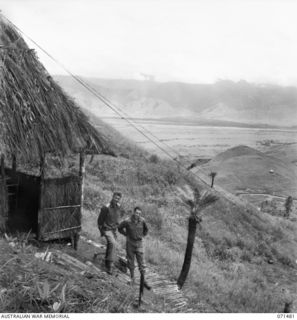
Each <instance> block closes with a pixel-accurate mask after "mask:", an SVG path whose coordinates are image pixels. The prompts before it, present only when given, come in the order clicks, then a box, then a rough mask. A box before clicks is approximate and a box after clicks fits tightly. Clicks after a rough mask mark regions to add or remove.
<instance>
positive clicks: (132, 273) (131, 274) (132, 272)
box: [129, 269, 135, 286]
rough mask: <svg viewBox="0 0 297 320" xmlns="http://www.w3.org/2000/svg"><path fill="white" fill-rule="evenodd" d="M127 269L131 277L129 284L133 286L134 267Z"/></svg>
mask: <svg viewBox="0 0 297 320" xmlns="http://www.w3.org/2000/svg"><path fill="white" fill-rule="evenodd" d="M129 271H130V277H131V280H130V281H129V284H130V285H131V286H133V285H134V284H135V278H134V269H129Z"/></svg>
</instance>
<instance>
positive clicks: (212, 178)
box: [211, 177, 214, 188]
mask: <svg viewBox="0 0 297 320" xmlns="http://www.w3.org/2000/svg"><path fill="white" fill-rule="evenodd" d="M213 183H214V177H211V188H213Z"/></svg>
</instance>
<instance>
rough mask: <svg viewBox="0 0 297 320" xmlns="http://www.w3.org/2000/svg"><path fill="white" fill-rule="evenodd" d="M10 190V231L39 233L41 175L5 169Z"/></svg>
mask: <svg viewBox="0 0 297 320" xmlns="http://www.w3.org/2000/svg"><path fill="white" fill-rule="evenodd" d="M5 175H6V177H7V181H6V185H7V191H8V221H7V227H8V230H9V231H10V232H17V231H19V232H29V231H30V230H31V232H32V233H36V234H37V230H38V208H39V196H40V177H36V176H32V175H29V174H25V173H22V172H15V173H14V172H13V171H12V170H11V169H5Z"/></svg>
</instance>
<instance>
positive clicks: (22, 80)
mask: <svg viewBox="0 0 297 320" xmlns="http://www.w3.org/2000/svg"><path fill="white" fill-rule="evenodd" d="M83 150H85V151H86V152H91V153H103V154H113V153H112V151H111V150H110V148H109V146H108V143H107V141H106V139H104V137H103V136H102V134H101V133H99V132H98V131H97V130H96V129H95V128H94V127H93V126H92V125H91V124H90V123H89V122H88V118H87V116H86V115H85V114H83V112H82V111H81V110H80V109H79V108H78V106H77V105H76V104H75V102H74V101H73V100H72V99H71V98H70V97H69V96H67V95H66V94H65V92H64V91H63V90H62V89H61V87H60V86H59V85H57V83H55V82H54V81H53V79H52V77H51V76H50V75H49V74H48V73H47V71H46V70H45V68H44V67H43V65H42V64H41V63H40V62H39V60H38V58H37V57H36V54H35V52H34V50H32V49H29V47H28V46H27V44H26V43H25V41H24V40H23V38H22V37H21V36H20V34H19V33H18V32H17V31H16V30H15V29H14V28H13V26H11V25H10V24H9V23H8V22H6V21H3V19H2V18H1V17H0V152H1V153H4V154H6V155H11V154H16V155H17V157H20V158H22V159H27V160H29V159H32V158H35V159H36V158H37V159H38V158H40V156H43V155H44V154H45V153H53V154H56V155H59V156H65V155H67V154H71V153H72V154H73V153H77V152H80V151H83Z"/></svg>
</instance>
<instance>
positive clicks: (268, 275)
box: [0, 118, 297, 312]
mask: <svg viewBox="0 0 297 320" xmlns="http://www.w3.org/2000/svg"><path fill="white" fill-rule="evenodd" d="M92 121H93V123H95V124H96V125H100V126H103V127H104V130H106V131H105V134H106V135H107V136H108V138H109V139H110V140H111V141H113V143H115V145H116V150H115V151H116V153H117V154H118V157H109V156H95V157H94V158H93V159H92V161H91V159H90V158H88V159H87V160H88V161H87V168H86V185H85V198H84V214H83V231H82V233H83V234H84V235H87V236H88V237H89V238H91V239H93V240H95V241H97V242H102V243H104V239H102V238H100V237H99V232H98V230H97V227H96V221H97V216H98V214H99V210H100V207H101V206H102V205H103V204H106V203H107V202H108V201H109V200H110V198H111V195H112V192H113V191H115V190H119V191H121V192H122V193H123V208H124V209H125V211H126V213H127V214H129V212H130V211H131V210H132V209H133V207H134V206H135V205H139V206H141V207H142V208H143V212H144V216H145V218H146V219H147V222H148V225H149V228H150V232H149V235H148V237H147V239H146V259H147V263H148V265H149V266H150V267H153V268H154V269H155V270H157V272H158V273H159V274H162V275H164V276H165V277H166V278H168V279H171V280H176V279H177V277H178V275H179V272H180V270H181V267H182V263H183V256H184V251H185V246H186V241H187V218H188V216H189V208H188V207H187V206H186V205H185V203H184V202H183V201H181V198H180V195H179V193H178V189H177V188H183V189H184V190H185V192H187V193H188V194H189V195H190V194H191V191H190V190H191V189H193V188H194V187H198V188H199V190H200V191H203V190H206V189H208V188H209V187H207V186H206V184H204V183H202V182H201V181H200V180H197V179H196V178H195V176H193V175H192V173H189V172H184V171H182V170H181V169H180V168H179V167H178V166H177V165H176V164H175V163H173V162H170V161H164V160H160V159H158V157H156V156H155V155H150V154H148V153H147V152H144V151H143V150H141V149H140V148H138V147H136V146H135V145H133V143H131V142H129V141H127V140H126V139H124V138H123V137H121V135H120V134H119V133H118V132H117V131H116V130H115V129H110V128H109V127H108V126H106V125H105V124H104V123H102V122H101V121H100V120H99V119H96V118H92ZM243 153H245V152H243ZM252 156H253V157H255V156H259V154H258V153H257V152H256V153H254V154H252ZM218 177H219V176H218ZM218 196H219V200H218V201H217V202H216V203H215V204H214V205H213V206H211V207H209V208H208V209H207V210H205V212H204V213H203V216H202V218H203V221H202V223H201V225H200V226H199V227H198V230H197V236H196V243H195V247H194V252H193V260H192V265H191V270H190V273H189V276H188V279H187V282H186V285H185V287H184V289H183V290H184V292H185V294H186V296H187V297H188V298H189V300H190V304H191V306H192V308H193V310H194V312H282V311H283V306H284V303H285V302H286V301H288V300H290V299H293V298H294V295H295V294H296V288H295V286H294V283H295V282H296V281H297V276H296V263H295V260H296V259H297V249H296V248H297V246H296V241H297V236H296V235H297V224H296V216H295V214H293V215H292V216H291V218H290V219H283V218H282V217H279V216H273V215H270V214H267V213H265V212H259V211H258V210H255V209H254V207H253V206H250V205H249V204H248V203H247V202H244V201H241V200H240V199H238V200H237V201H234V199H233V198H232V197H229V196H228V193H218ZM119 242H120V247H121V248H122V250H123V249H124V238H123V237H121V236H119ZM86 255H87V253H86ZM3 257H4V256H3ZM19 257H20V258H22V257H21V256H19ZM9 258H10V257H6V258H5V259H9ZM29 258H30V255H27V256H26V257H25V258H24V259H29ZM87 258H88V259H91V256H90V257H87ZM5 261H6V260H2V258H1V265H2V266H3V264H4V263H5ZM26 261H27V260H26ZM26 261H25V262H26ZM28 261H29V260H28ZM24 265H26V263H25V264H24ZM8 266H9V265H7V268H8ZM5 270H6V268H5ZM7 270H8V269H7ZM7 272H8V271H7ZM36 273H37V274H38V277H39V276H40V275H44V274H46V275H47V277H52V276H53V273H52V271H50V270H44V269H38V268H37V270H36ZM9 274H10V278H9V281H8V280H5V279H6V276H4V275H2V276H1V281H0V284H1V286H2V288H5V289H6V288H9V287H12V288H14V290H16V288H18V286H19V285H20V284H19V283H20V281H19V280H17V279H13V277H12V275H13V274H12V273H9ZM69 277H70V278H69V281H70V282H69V283H73V281H74V282H75V277H72V276H71V275H69ZM3 279H4V280H3ZM43 280H44V279H43V278H42V279H41V281H43ZM71 281H72V282H71ZM88 283H89V282H87V280H86V282H85V283H84V284H82V285H84V286H88ZM94 285H98V287H100V290H101V291H100V292H101V293H102V297H103V296H104V297H105V298H106V297H108V298H107V302H106V304H105V306H106V307H105V308H102V309H100V308H98V309H91V308H90V309H86V312H106V311H107V312H113V311H117V312H120V311H121V310H119V309H117V307H118V306H119V304H118V302H119V301H120V300H121V299H122V298H123V296H124V295H125V291H121V290H120V291H117V292H118V293H116V292H115V291H114V290H113V288H112V284H111V285H110V284H108V283H103V282H102V283H101V284H100V283H98V284H94ZM88 290H89V291H88V292H89V296H88V297H90V296H95V295H97V290H98V289H96V288H94V287H93V286H90V287H89V288H88ZM13 292H16V291H13ZM13 292H12V294H11V295H10V296H9V300H8V301H6V302H7V303H8V304H6V305H5V306H7V305H15V304H14V303H16V300H15V299H19V298H18V297H19V295H15V296H14V295H13ZM71 292H72V291H69V292H68V297H69V299H71V301H73V300H72V299H74V298H73V296H72V293H71ZM101 293H100V294H101ZM74 294H75V293H74ZM126 294H127V292H126ZM26 297H27V296H26ZM75 297H76V296H75ZM100 297H101V296H100ZM91 301H93V300H91ZM98 301H99V300H98ZM51 302H52V301H51ZM93 302H94V301H93ZM31 304H32V306H33V307H32V308H33V309H29V308H28V309H26V308H27V307H26V308H25V307H24V309H21V310H19V311H25V310H29V311H31V312H32V311H33V310H36V311H40V309H38V308H37V307H36V306H35V307H34V303H33V302H32V303H31ZM16 305H17V304H16ZM2 306H3V304H2ZM156 306H157V304H156ZM73 308H74V306H73ZM5 310H7V311H9V310H11V311H13V310H15V309H13V308H12V307H9V308H8V307H6V309H5ZM69 310H70V309H69ZM73 310H74V309H73ZM94 310H95V311H94ZM96 310H97V311H96ZM123 311H124V310H123ZM147 311H153V309H148V310H147ZM155 312H156V311H155ZM157 312H158V310H157Z"/></svg>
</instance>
